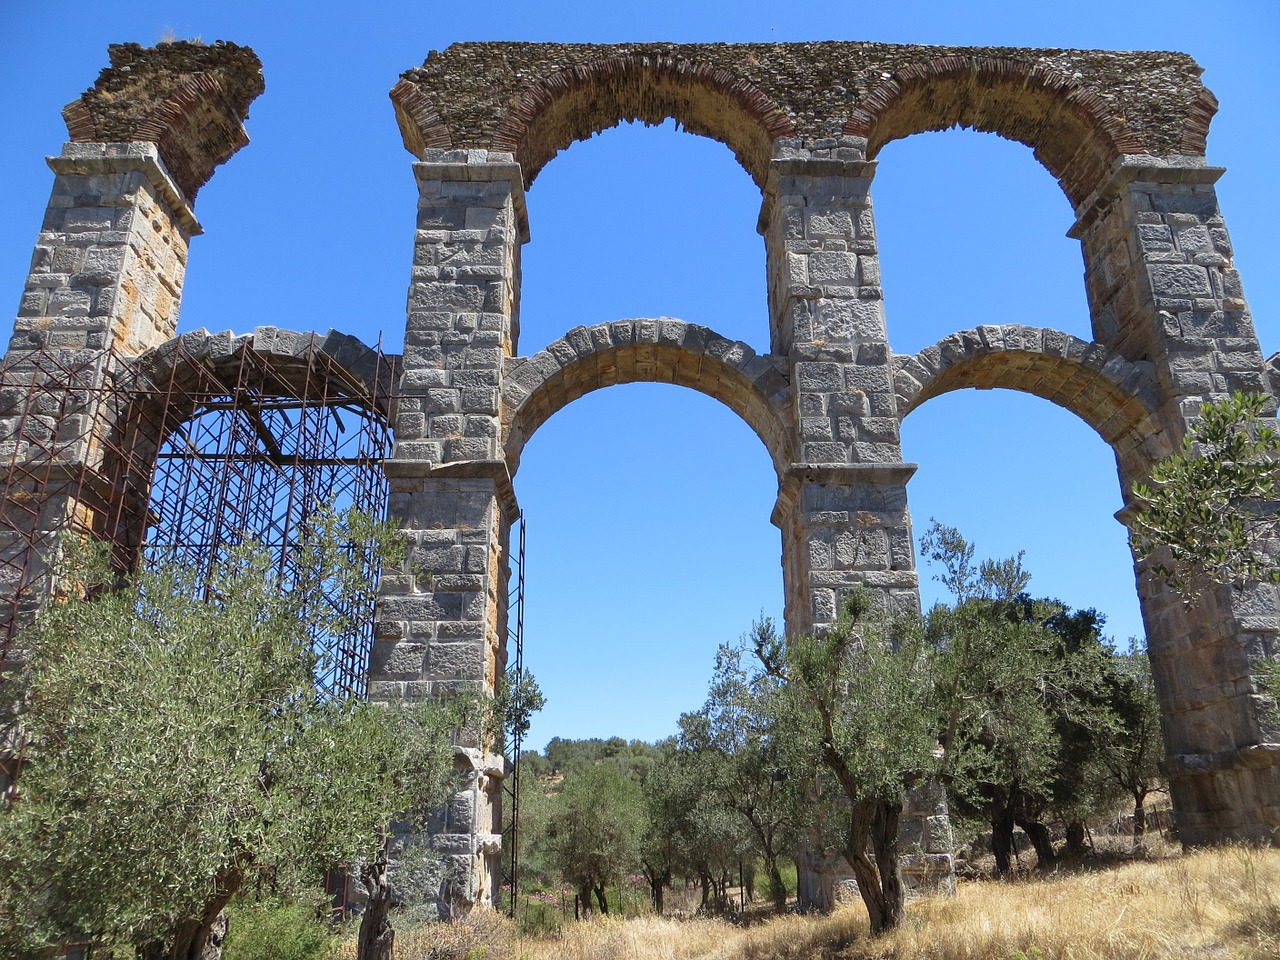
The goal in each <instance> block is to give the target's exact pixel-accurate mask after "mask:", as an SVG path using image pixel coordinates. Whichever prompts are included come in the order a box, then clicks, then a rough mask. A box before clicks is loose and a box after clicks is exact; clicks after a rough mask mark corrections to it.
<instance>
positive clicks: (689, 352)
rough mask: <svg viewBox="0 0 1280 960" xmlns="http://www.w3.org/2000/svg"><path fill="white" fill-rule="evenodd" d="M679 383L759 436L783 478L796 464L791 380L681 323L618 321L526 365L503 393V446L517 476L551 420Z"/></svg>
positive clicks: (586, 331)
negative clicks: (629, 388) (588, 397)
mask: <svg viewBox="0 0 1280 960" xmlns="http://www.w3.org/2000/svg"><path fill="white" fill-rule="evenodd" d="M646 382H647V383H673V384H677V385H679V386H683V387H689V388H690V389H693V390H697V391H698V392H699V393H704V394H706V395H707V396H709V397H712V398H714V399H716V400H719V401H720V402H721V403H723V404H724V405H725V406H727V407H729V409H731V410H733V411H734V412H735V413H736V414H738V416H740V417H741V418H742V419H743V420H744V421H746V423H747V425H748V426H750V427H751V429H752V430H753V431H755V434H756V436H758V437H759V438H760V440H761V442H763V443H764V445H765V448H766V449H767V450H768V451H769V456H770V458H771V459H772V460H773V464H774V468H775V469H776V470H777V471H778V473H779V475H780V476H781V474H782V472H783V470H784V469H785V468H786V466H787V465H788V464H789V463H790V462H791V460H792V459H793V450H792V446H793V441H792V439H791V437H792V436H793V435H794V430H793V429H792V428H791V427H790V426H788V413H787V409H788V405H789V404H788V401H789V398H790V393H791V384H790V380H789V379H788V378H787V376H786V374H785V373H784V368H783V367H782V366H781V364H779V363H778V362H777V361H775V360H774V359H772V358H769V357H761V356H757V355H756V353H755V351H754V350H752V349H751V348H750V347H749V346H747V345H746V344H745V343H741V342H738V341H734V340H729V339H727V338H725V337H722V336H720V335H718V334H716V333H714V332H712V331H711V330H709V329H707V328H706V327H703V326H699V325H697V324H692V323H685V322H684V321H682V320H673V319H670V318H661V319H656V320H617V321H614V322H613V323H602V324H599V325H598V326H594V327H575V328H574V329H572V330H570V331H569V332H568V333H567V334H566V335H565V336H564V337H563V338H561V339H560V340H557V341H556V342H555V343H553V344H551V345H550V346H548V347H547V348H546V349H545V350H543V351H541V352H540V353H537V354H535V355H534V356H532V357H529V358H527V359H525V358H521V359H520V360H518V361H516V366H514V367H513V368H512V369H511V370H510V371H509V373H508V375H507V377H506V378H505V380H504V383H503V388H502V441H503V449H504V452H505V454H506V457H507V462H508V464H509V465H510V466H511V472H512V473H514V472H515V469H516V467H517V465H518V464H519V461H520V454H521V451H522V450H523V449H524V445H525V443H526V442H528V440H529V438H530V437H531V436H533V434H534V432H535V431H536V430H537V429H538V427H540V426H542V424H543V423H545V422H546V421H547V420H548V419H549V418H550V417H551V415H552V414H554V413H555V412H556V411H557V410H560V409H561V408H562V407H564V406H566V405H567V404H569V403H570V402H571V401H573V400H576V399H577V398H578V397H581V396H583V395H585V394H587V393H590V392H591V391H593V390H598V389H600V388H601V387H606V386H612V385H613V384H618V383H646Z"/></svg>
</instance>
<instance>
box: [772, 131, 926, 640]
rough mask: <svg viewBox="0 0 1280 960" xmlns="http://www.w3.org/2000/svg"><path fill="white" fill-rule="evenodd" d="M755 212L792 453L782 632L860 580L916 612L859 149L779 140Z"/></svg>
mask: <svg viewBox="0 0 1280 960" xmlns="http://www.w3.org/2000/svg"><path fill="white" fill-rule="evenodd" d="M778 152H779V154H780V156H779V157H778V158H777V159H775V160H774V161H773V163H772V165H771V167H770V172H769V180H768V184H767V188H766V193H765V203H764V208H763V210H762V213H761V223H760V226H761V232H762V233H763V234H764V236H765V245H766V249H767V252H768V269H769V309H770V327H771V336H772V344H773V353H774V354H775V355H777V356H779V357H782V358H785V360H786V361H787V364H788V367H789V372H790V375H791V385H792V397H793V400H792V402H793V404H794V409H793V416H794V418H795V420H794V422H795V423H796V425H797V427H798V440H799V442H798V444H797V453H798V454H799V459H798V460H797V461H796V462H795V463H793V464H791V466H790V468H789V469H788V471H787V473H786V475H785V476H784V477H783V478H782V480H781V483H780V491H779V498H778V506H777V508H776V510H775V512H774V523H776V524H777V525H778V526H779V527H780V528H781V529H782V532H783V537H782V553H783V567H784V579H785V582H786V604H787V607H786V621H787V630H788V632H790V633H796V632H805V631H808V630H811V629H813V628H814V627H816V626H819V625H821V624H823V623H828V622H830V621H831V620H832V619H834V617H835V616H836V615H837V614H838V612H839V609H838V608H839V604H840V602H841V600H840V597H841V594H842V593H843V592H844V591H845V590H847V589H848V588H849V587H850V586H852V585H853V584H855V583H859V582H861V583H866V584H867V585H868V586H870V587H873V588H875V589H877V590H879V591H881V592H883V593H884V594H885V595H886V596H887V597H888V598H889V599H890V600H891V601H892V602H893V603H895V604H897V605H899V606H901V607H903V608H906V609H917V610H918V609H919V605H920V601H919V593H918V580H917V577H916V572H915V553H914V550H913V548H912V542H911V521H910V516H909V514H908V512H907V496H906V482H907V480H908V479H909V478H910V476H911V474H912V473H913V472H914V470H915V467H914V465H911V464H904V463H903V462H902V448H901V444H900V442H899V439H898V416H897V401H896V398H895V394H894V389H893V368H892V365H891V351H890V349H889V341H888V335H887V333H886V330H885V321H884V305H883V300H882V297H881V291H880V265H879V256H878V250H877V247H876V235H875V220H874V217H873V216H872V210H871V195H870V187H871V178H872V175H873V173H874V171H875V164H874V163H868V162H866V161H864V160H862V159H861V156H862V150H861V141H859V140H856V139H854V138H842V139H841V140H839V141H819V142H818V145H817V148H810V149H806V148H805V147H803V146H802V145H799V144H795V143H790V142H783V146H782V149H781V150H779V151H778Z"/></svg>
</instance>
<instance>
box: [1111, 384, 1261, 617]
mask: <svg viewBox="0 0 1280 960" xmlns="http://www.w3.org/2000/svg"><path fill="white" fill-rule="evenodd" d="M1270 402H1271V401H1270V398H1268V397H1266V396H1264V395H1262V394H1249V393H1242V392H1240V391H1237V392H1236V393H1235V394H1234V395H1233V396H1232V397H1231V399H1229V400H1224V401H1222V402H1220V403H1206V404H1205V405H1204V406H1203V407H1201V408H1200V419H1199V420H1198V421H1197V422H1196V424H1195V426H1194V427H1192V429H1191V432H1190V434H1188V435H1187V437H1186V438H1185V439H1184V440H1183V443H1182V449H1181V450H1180V451H1179V452H1178V453H1176V454H1174V455H1173V456H1170V457H1166V458H1165V459H1164V460H1162V461H1160V462H1159V463H1157V464H1156V465H1155V467H1154V468H1153V469H1152V471H1151V483H1150V484H1144V483H1135V484H1134V485H1133V493H1134V496H1135V497H1136V498H1137V500H1138V503H1139V505H1140V507H1141V509H1140V510H1139V511H1138V513H1137V514H1136V515H1135V516H1134V518H1133V529H1134V535H1135V536H1134V544H1135V546H1136V548H1137V551H1138V553H1139V555H1141V556H1143V557H1151V556H1153V555H1154V554H1156V553H1157V551H1158V550H1160V549H1161V548H1165V549H1167V550H1168V556H1169V562H1168V563H1164V562H1161V563H1158V564H1157V565H1156V566H1155V568H1154V570H1155V572H1156V574H1157V575H1158V576H1160V577H1162V578H1163V579H1164V580H1165V581H1166V582H1167V583H1168V584H1169V585H1170V586H1171V587H1172V588H1173V589H1175V590H1176V591H1178V593H1180V594H1181V595H1182V597H1183V600H1184V601H1185V602H1186V603H1187V605H1188V606H1191V605H1193V604H1194V603H1195V602H1196V593H1197V589H1196V588H1197V585H1200V586H1202V585H1203V584H1204V583H1205V581H1209V582H1212V583H1221V584H1227V583H1229V584H1233V585H1234V586H1236V587H1243V586H1244V585H1246V584H1248V583H1252V582H1259V581H1262V582H1268V583H1280V568H1278V567H1277V565H1276V560H1275V557H1273V556H1271V555H1269V554H1268V553H1267V552H1266V550H1265V549H1264V548H1263V545H1264V543H1265V542H1266V541H1267V540H1270V539H1272V538H1274V536H1275V534H1276V522H1277V517H1276V511H1275V504H1274V497H1275V494H1276V484H1275V480H1276V477H1275V474H1276V455H1277V453H1280V434H1277V433H1276V431H1274V430H1272V429H1271V428H1270V427H1269V426H1266V425H1265V424H1264V423H1263V422H1262V421H1263V418H1264V417H1265V416H1266V414H1267V408H1268V405H1269V404H1270Z"/></svg>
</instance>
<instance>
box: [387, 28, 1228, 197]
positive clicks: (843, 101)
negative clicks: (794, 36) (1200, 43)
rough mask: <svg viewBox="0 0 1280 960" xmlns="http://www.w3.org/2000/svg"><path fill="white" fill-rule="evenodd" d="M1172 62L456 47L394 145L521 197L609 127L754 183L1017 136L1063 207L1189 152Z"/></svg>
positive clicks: (1189, 122) (1188, 128) (1204, 126)
mask: <svg viewBox="0 0 1280 960" xmlns="http://www.w3.org/2000/svg"><path fill="white" fill-rule="evenodd" d="M1200 73H1201V71H1200V68H1199V66H1197V65H1196V63H1195V61H1194V60H1193V59H1192V58H1191V57H1189V56H1187V55H1186V54H1181V53H1158V52H1140V53H1117V52H1111V51H1100V50H1044V49H1023V48H1011V47H929V46H919V45H913V44H886V43H842V42H826V43H794V44H732V43H705V44H670V43H637V44H566V43H458V44H454V45H452V46H450V47H449V48H448V49H447V50H444V51H443V52H435V51H433V52H432V54H431V55H430V56H429V57H428V58H427V59H426V61H425V62H424V63H423V64H422V66H420V67H417V68H415V69H413V70H409V71H407V72H406V73H405V74H404V75H403V77H402V78H401V81H400V82H399V83H398V84H396V86H395V87H394V88H393V89H392V92H391V98H392V100H393V102H394V103H395V106H396V115H397V119H398V121H399V123H400V129H401V133H402V135H403V137H404V142H405V146H406V147H407V148H408V149H409V150H410V151H411V152H413V153H415V154H417V155H418V156H423V151H424V150H425V149H429V148H443V149H450V148H452V149H476V148H483V149H489V150H496V151H502V152H507V153H511V154H512V155H513V156H514V158H515V160H516V162H518V163H519V164H520V165H521V168H522V170H523V172H524V177H525V183H526V185H528V184H530V183H532V182H533V180H534V178H535V177H536V176H537V175H538V171H539V170H541V169H542V167H543V165H544V164H546V162H547V161H548V160H550V159H551V158H552V157H553V156H554V155H555V154H556V152H557V151H559V150H563V149H565V148H566V147H568V146H569V144H571V143H572V142H573V141H575V140H580V139H583V138H585V137H589V136H590V135H591V134H592V133H595V132H596V131H598V130H601V129H605V128H607V127H611V126H614V125H615V124H617V123H618V122H619V121H621V120H641V121H644V122H646V123H658V122H661V121H662V120H664V119H666V118H667V117H675V118H676V120H677V121H679V122H680V123H681V124H683V125H684V126H685V127H686V128H687V129H688V130H690V131H691V132H693V133H700V134H703V135H705V136H709V137H712V138H713V139H716V140H720V141H721V142H723V143H726V144H728V145H729V147H730V148H731V149H732V150H733V151H734V153H735V154H736V155H737V156H738V159H739V161H740V162H741V163H742V165H743V166H744V167H745V168H746V170H747V171H748V172H749V173H750V174H751V176H752V177H754V178H755V180H756V182H757V183H758V184H760V185H761V187H762V188H763V186H764V184H765V179H766V177H767V173H768V164H769V161H770V160H771V159H772V157H773V152H772V150H771V144H772V143H773V142H774V141H776V140H778V139H779V138H798V139H800V140H803V141H806V142H808V143H814V142H817V141H821V140H826V139H834V138H838V137H840V136H842V135H852V136H855V137H859V138H863V139H865V141H866V145H865V148H864V149H865V153H864V158H865V159H873V158H874V157H875V154H876V152H877V151H878V150H879V148H880V147H881V146H883V145H884V144H885V143H887V142H889V141H890V140H894V139H897V138H899V137H903V136H907V135H909V134H912V133H919V132H923V131H926V130H942V129H946V128H948V127H951V126H955V125H960V126H971V127H975V128H977V129H979V130H988V131H993V132H996V133H999V134H1001V135H1002V136H1005V137H1008V138H1009V139H1012V140H1018V141H1020V142H1022V143H1025V144H1027V145H1028V146H1030V147H1032V148H1033V149H1035V150H1036V153H1037V156H1038V157H1039V159H1040V161H1041V162H1042V163H1044V165H1045V166H1046V167H1047V168H1048V169H1049V171H1050V172H1051V173H1052V174H1053V175H1054V176H1055V177H1057V178H1059V179H1060V180H1061V181H1062V184H1063V188H1064V190H1065V191H1066V193H1067V195H1068V196H1069V197H1070V198H1071V200H1072V203H1073V204H1079V203H1080V202H1081V201H1082V200H1084V199H1085V198H1086V197H1087V196H1088V194H1089V192H1090V191H1091V190H1092V189H1094V188H1095V187H1096V186H1097V185H1098V180H1099V179H1100V178H1101V177H1102V176H1103V175H1104V174H1105V173H1106V172H1107V170H1108V169H1109V168H1110V166H1111V164H1112V163H1113V162H1114V161H1115V160H1116V158H1118V157H1119V156H1120V155H1122V154H1146V155H1151V156H1170V155H1181V156H1200V155H1203V153H1204V144H1205V137H1206V135H1207V133H1208V129H1209V121H1210V120H1211V119H1212V117H1213V114H1214V112H1215V111H1216V109H1217V102H1216V100H1215V99H1214V97H1213V95H1212V93H1210V92H1209V91H1208V90H1207V89H1205V87H1204V86H1203V85H1202V84H1201V82H1200Z"/></svg>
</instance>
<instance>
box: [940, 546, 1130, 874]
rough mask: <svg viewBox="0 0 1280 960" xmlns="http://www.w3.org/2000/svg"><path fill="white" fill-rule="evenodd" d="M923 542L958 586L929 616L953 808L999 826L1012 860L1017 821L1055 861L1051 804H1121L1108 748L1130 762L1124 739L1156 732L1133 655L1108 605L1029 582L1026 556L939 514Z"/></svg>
mask: <svg viewBox="0 0 1280 960" xmlns="http://www.w3.org/2000/svg"><path fill="white" fill-rule="evenodd" d="M921 546H922V549H923V552H924V553H925V555H926V556H927V557H928V558H929V559H930V560H932V561H933V562H935V563H938V564H939V565H940V566H941V567H942V571H943V572H942V573H941V574H940V575H939V579H940V580H942V581H943V582H944V583H945V584H946V585H947V587H948V588H949V589H950V590H951V591H952V594H953V596H954V597H955V602H954V603H953V604H952V605H950V606H948V605H941V604H940V605H938V606H937V607H935V608H934V609H933V610H931V611H930V612H929V615H928V618H927V632H928V636H929V641H930V643H931V644H932V646H933V648H934V649H935V650H936V652H937V655H936V659H935V663H934V666H935V669H936V670H937V672H938V678H939V682H940V684H941V686H942V688H943V691H944V692H943V694H942V697H941V699H942V702H943V703H944V704H945V705H946V709H945V713H944V722H943V724H942V727H941V729H942V738H941V740H942V745H943V747H944V750H945V754H944V764H943V766H942V775H943V780H944V783H945V784H946V786H947V788H948V792H949V794H950V797H951V800H952V804H953V809H955V810H957V811H958V812H960V813H962V814H964V815H967V816H971V817H976V818H980V819H981V820H983V821H984V822H985V823H988V824H990V825H991V826H992V830H993V847H994V848H995V850H996V858H997V866H998V869H1000V870H1001V871H1003V870H1006V869H1008V865H1009V864H1008V854H1009V850H1010V844H1011V835H1012V830H1013V827H1014V824H1015V823H1017V824H1018V825H1020V826H1022V827H1023V829H1024V830H1026V831H1027V832H1028V834H1029V835H1031V837H1032V840H1033V842H1035V844H1036V849H1037V854H1038V856H1039V858H1040V859H1041V861H1042V862H1043V861H1045V860H1051V859H1053V857H1054V855H1055V854H1054V850H1053V847H1052V844H1051V843H1050V842H1049V840H1048V834H1047V831H1046V830H1045V829H1044V827H1043V825H1042V823H1041V821H1042V820H1043V819H1044V815H1045V814H1046V813H1047V812H1049V811H1050V810H1052V811H1053V812H1055V813H1056V814H1057V815H1058V816H1060V817H1062V818H1063V819H1065V820H1067V821H1068V822H1071V821H1082V820H1084V819H1086V818H1087V817H1088V816H1089V815H1091V814H1093V813H1096V812H1098V811H1100V810H1103V809H1106V808H1108V807H1110V806H1111V805H1113V804H1114V802H1115V799H1116V797H1117V796H1118V792H1119V790H1120V787H1121V785H1120V783H1119V782H1118V781H1117V780H1116V779H1115V778H1114V777H1110V776H1108V770H1107V768H1106V766H1105V763H1104V747H1109V748H1111V750H1112V756H1113V757H1114V758H1115V759H1116V761H1117V763H1119V762H1120V757H1121V756H1122V755H1123V754H1124V751H1125V747H1124V744H1126V743H1132V742H1135V741H1136V740H1141V741H1142V742H1144V743H1149V739H1147V738H1149V736H1150V732H1149V731H1148V730H1147V729H1146V728H1145V727H1142V728H1141V729H1136V728H1130V727H1129V726H1128V725H1127V724H1128V723H1130V722H1133V723H1139V719H1138V717H1137V715H1136V713H1135V711H1137V710H1138V708H1137V707H1136V706H1135V705H1134V703H1133V702H1132V701H1133V697H1134V696H1135V691H1134V689H1133V686H1132V684H1130V683H1129V682H1128V681H1126V680H1125V669H1126V667H1127V664H1126V663H1125V662H1124V661H1122V660H1121V659H1120V658H1118V657H1117V655H1116V654H1115V652H1114V650H1113V649H1112V648H1111V647H1110V646H1109V645H1108V644H1107V643H1106V642H1105V640H1104V638H1103V636H1102V633H1101V628H1102V624H1103V619H1102V617H1101V616H1100V615H1099V614H1098V613H1096V612H1095V611H1093V610H1081V611H1075V612H1072V611H1070V610H1068V609H1067V608H1066V607H1065V606H1064V605H1063V604H1061V603H1059V602H1057V601H1053V600H1033V599H1032V598H1031V597H1030V596H1029V595H1028V594H1027V593H1026V592H1025V591H1026V587H1027V585H1028V583H1029V582H1030V575H1029V574H1028V573H1027V572H1026V570H1025V569H1024V568H1023V567H1022V558H1021V555H1018V556H1016V557H1011V558H1008V559H1006V560H1002V561H984V562H982V563H979V564H975V563H974V561H973V556H974V547H973V545H972V544H969V543H968V542H967V541H966V540H965V539H964V538H963V537H962V536H961V535H960V534H959V532H958V531H956V530H955V529H954V528H951V527H945V526H942V525H941V524H939V523H937V521H934V522H933V524H932V525H931V527H930V529H929V531H928V532H927V533H926V534H925V536H924V537H923V538H922V541H921ZM1126 789H1128V788H1127V787H1126Z"/></svg>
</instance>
